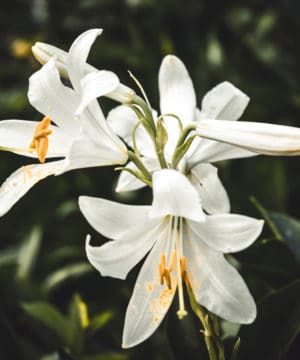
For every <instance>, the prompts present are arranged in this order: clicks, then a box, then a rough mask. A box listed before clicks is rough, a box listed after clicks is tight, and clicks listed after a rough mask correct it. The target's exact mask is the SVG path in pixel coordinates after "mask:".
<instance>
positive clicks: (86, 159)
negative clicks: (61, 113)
mask: <svg viewBox="0 0 300 360" xmlns="http://www.w3.org/2000/svg"><path fill="white" fill-rule="evenodd" d="M127 158H128V156H127V151H126V148H119V147H117V146H116V147H115V148H113V146H107V145H106V144H105V143H104V144H101V143H98V144H95V143H94V142H93V141H92V140H91V139H88V138H86V137H83V138H80V139H77V140H74V141H73V142H72V145H71V149H70V151H69V153H68V154H67V156H66V162H65V166H64V168H63V169H62V172H66V171H70V170H73V169H81V168H88V167H95V166H108V165H115V164H124V163H125V162H126V161H127Z"/></svg>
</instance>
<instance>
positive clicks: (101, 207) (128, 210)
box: [79, 196, 150, 240]
mask: <svg viewBox="0 0 300 360" xmlns="http://www.w3.org/2000/svg"><path fill="white" fill-rule="evenodd" d="M79 207H80V210H81V212H82V213H83V215H84V216H85V218H86V219H87V221H88V222H89V223H90V225H91V226H92V227H93V228H94V229H95V230H97V231H98V232H99V233H101V234H102V235H104V236H105V237H108V238H110V239H114V240H117V239H120V238H121V237H122V236H123V234H124V233H125V232H126V231H127V230H128V229H129V228H133V227H135V226H136V225H138V224H143V223H144V222H145V221H146V220H147V219H149V216H148V213H149V209H150V207H149V206H134V205H125V204H119V203H117V202H114V201H109V200H105V199H100V198H95V197H90V196H80V198H79Z"/></svg>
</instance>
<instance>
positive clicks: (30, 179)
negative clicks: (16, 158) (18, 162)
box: [0, 160, 64, 216]
mask: <svg viewBox="0 0 300 360" xmlns="http://www.w3.org/2000/svg"><path fill="white" fill-rule="evenodd" d="M63 163H64V160H59V161H53V162H49V163H45V164H33V165H26V166H22V167H21V168H19V169H18V170H16V171H15V172H14V173H12V174H11V175H10V176H9V177H8V178H7V179H6V180H5V182H4V183H3V184H2V186H1V187H0V216H3V215H4V214H6V213H7V212H8V211H9V210H10V209H11V208H12V207H13V205H14V204H15V203H16V202H17V201H19V200H20V199H21V197H22V196H24V195H25V194H26V193H27V191H28V190H30V189H31V188H32V187H33V186H34V185H35V184H36V183H37V182H38V181H40V180H42V179H44V178H45V177H47V176H49V175H55V174H56V173H57V172H59V171H60V169H61V167H62V166H63Z"/></svg>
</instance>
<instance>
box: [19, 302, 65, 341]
mask: <svg viewBox="0 0 300 360" xmlns="http://www.w3.org/2000/svg"><path fill="white" fill-rule="evenodd" d="M21 306H22V308H23V310H24V311H25V312H26V313H27V314H28V315H29V316H31V317H33V318H34V319H36V320H38V321H39V322H41V323H42V324H43V325H44V326H46V327H47V328H48V329H50V330H52V331H53V333H54V334H55V335H56V336H57V337H58V339H59V340H60V341H61V343H62V345H64V346H66V345H67V346H69V344H70V327H69V323H68V319H67V318H66V317H65V316H64V315H62V314H61V313H60V312H59V311H58V310H57V309H56V308H55V307H54V306H52V305H50V304H49V303H47V302H44V301H38V302H31V303H22V304H21Z"/></svg>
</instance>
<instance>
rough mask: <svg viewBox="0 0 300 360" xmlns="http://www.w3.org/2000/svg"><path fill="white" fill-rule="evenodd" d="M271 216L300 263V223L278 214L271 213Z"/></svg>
mask: <svg viewBox="0 0 300 360" xmlns="http://www.w3.org/2000/svg"><path fill="white" fill-rule="evenodd" d="M269 214H270V217H271V219H272V221H273V222H274V223H275V225H276V226H277V228H278V230H279V232H280V233H281V234H282V236H283V239H284V240H285V242H286V244H287V246H288V247H289V249H290V250H291V252H292V253H293V254H294V256H295V258H296V259H297V260H298V261H299V262H300V221H298V220H296V219H294V218H292V217H290V216H288V215H285V214H281V213H278V212H273V211H269Z"/></svg>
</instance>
